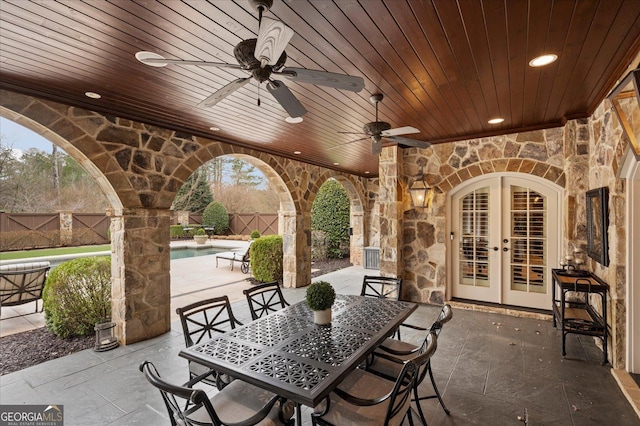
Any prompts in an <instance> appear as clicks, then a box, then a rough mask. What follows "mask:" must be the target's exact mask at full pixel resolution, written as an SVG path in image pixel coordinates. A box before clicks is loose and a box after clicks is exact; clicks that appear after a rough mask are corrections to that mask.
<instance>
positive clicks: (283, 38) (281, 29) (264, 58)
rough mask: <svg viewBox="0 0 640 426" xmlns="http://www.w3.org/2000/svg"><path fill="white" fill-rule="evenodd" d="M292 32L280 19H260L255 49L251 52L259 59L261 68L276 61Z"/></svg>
mask: <svg viewBox="0 0 640 426" xmlns="http://www.w3.org/2000/svg"><path fill="white" fill-rule="evenodd" d="M293 34H294V32H293V30H292V29H291V28H289V27H287V26H286V25H285V24H284V22H282V21H276V20H274V19H269V18H263V19H262V23H261V24H260V32H259V33H258V41H257V42H256V49H255V50H254V53H253V56H255V57H256V59H257V60H258V61H260V63H261V65H260V66H261V67H262V68H264V67H265V66H266V65H275V64H276V63H277V62H278V59H280V55H282V52H284V49H285V48H286V47H287V44H289V40H291V37H293Z"/></svg>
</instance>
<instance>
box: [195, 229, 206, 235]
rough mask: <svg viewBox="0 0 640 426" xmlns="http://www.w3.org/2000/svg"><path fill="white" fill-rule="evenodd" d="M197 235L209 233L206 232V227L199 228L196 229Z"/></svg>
mask: <svg viewBox="0 0 640 426" xmlns="http://www.w3.org/2000/svg"><path fill="white" fill-rule="evenodd" d="M196 235H207V233H206V232H205V230H204V228H198V229H197V230H196Z"/></svg>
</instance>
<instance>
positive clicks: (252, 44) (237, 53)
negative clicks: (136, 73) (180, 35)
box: [135, 0, 364, 118]
mask: <svg viewBox="0 0 640 426" xmlns="http://www.w3.org/2000/svg"><path fill="white" fill-rule="evenodd" d="M248 1H249V4H250V5H251V6H252V7H253V8H254V9H255V10H257V11H258V23H259V30H258V37H257V38H250V39H247V40H243V41H241V42H240V43H238V44H237V45H236V46H235V48H234V49H233V56H234V57H235V59H236V61H237V62H238V64H228V63H224V62H209V61H193V60H182V59H166V58H164V57H163V56H162V55H159V54H157V53H154V52H144V51H143V52H138V53H136V55H135V56H136V59H137V60H138V61H140V62H142V63H143V64H145V65H149V66H152V67H164V66H167V65H182V66H209V67H220V68H234V69H239V70H243V71H245V72H248V73H249V74H251V77H244V78H238V79H236V80H234V81H232V82H230V83H228V84H226V85H225V86H223V87H222V88H220V89H218V90H217V91H216V92H214V93H213V94H211V95H210V96H208V97H207V98H205V99H204V100H203V101H201V102H200V103H198V106H200V107H212V106H214V105H216V104H217V103H218V102H220V101H221V100H223V99H225V98H226V97H227V96H229V95H231V94H232V93H233V92H235V91H236V90H238V89H240V88H242V87H243V86H245V85H246V84H247V83H249V81H250V80H251V78H253V79H255V80H256V81H257V82H258V84H260V83H266V87H267V91H269V93H271V94H272V95H273V97H274V98H275V99H276V101H278V103H279V104H280V105H281V106H282V108H283V109H284V110H285V111H286V112H287V113H288V114H289V116H290V117H291V118H298V117H302V116H303V115H304V114H306V113H307V110H306V109H305V108H304V106H303V105H302V104H301V103H300V101H299V100H298V99H297V98H296V96H295V95H294V94H293V92H291V90H289V88H288V87H287V86H286V85H285V84H284V82H282V81H281V80H276V79H274V78H272V76H273V75H280V76H282V77H285V78H286V79H288V80H290V81H293V82H296V83H303V84H313V85H316V86H326V87H331V88H334V89H339V90H349V91H352V92H359V91H360V90H362V89H363V88H364V79H363V78H362V77H360V76H352V75H346V74H337V73H332V72H328V71H322V70H308V69H306V68H286V67H285V66H284V64H285V62H286V60H287V54H286V53H285V51H284V50H285V48H286V47H287V45H288V44H289V41H291V38H292V37H293V36H294V34H295V33H294V31H293V30H292V29H291V28H289V27H288V26H287V25H286V24H285V23H284V22H282V21H277V20H275V19H270V18H264V19H263V18H262V14H263V13H264V12H267V11H269V9H271V6H272V5H273V0H248ZM258 105H260V102H259V100H258Z"/></svg>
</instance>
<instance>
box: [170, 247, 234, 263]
mask: <svg viewBox="0 0 640 426" xmlns="http://www.w3.org/2000/svg"><path fill="white" fill-rule="evenodd" d="M223 251H228V249H226V250H225V249H222V248H219V247H208V248H203V249H193V248H179V249H172V250H171V260H176V259H185V258H187V257H197V256H206V255H209V254H216V253H221V252H223Z"/></svg>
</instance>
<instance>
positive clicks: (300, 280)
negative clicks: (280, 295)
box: [278, 211, 311, 288]
mask: <svg viewBox="0 0 640 426" xmlns="http://www.w3.org/2000/svg"><path fill="white" fill-rule="evenodd" d="M278 233H279V234H280V235H282V239H283V241H282V243H283V244H282V249H283V259H282V267H283V277H282V285H283V287H287V288H297V287H304V286H306V285H309V284H311V212H309V211H308V212H301V213H298V212H295V211H288V212H283V211H281V212H279V213H278Z"/></svg>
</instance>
